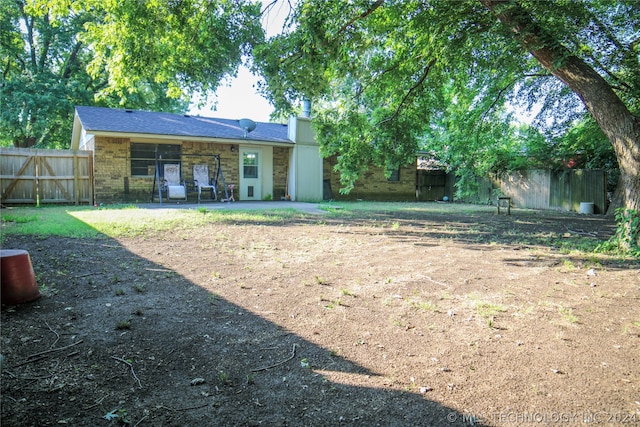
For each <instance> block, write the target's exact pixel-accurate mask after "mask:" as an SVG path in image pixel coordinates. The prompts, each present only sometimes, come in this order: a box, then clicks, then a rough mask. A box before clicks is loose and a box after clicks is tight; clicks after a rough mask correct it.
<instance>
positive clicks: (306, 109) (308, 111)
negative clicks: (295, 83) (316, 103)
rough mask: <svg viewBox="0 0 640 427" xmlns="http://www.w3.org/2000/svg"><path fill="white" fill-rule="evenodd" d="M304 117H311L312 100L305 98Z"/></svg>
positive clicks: (303, 104) (303, 105)
mask: <svg viewBox="0 0 640 427" xmlns="http://www.w3.org/2000/svg"><path fill="white" fill-rule="evenodd" d="M302 117H306V118H308V119H309V118H311V100H310V99H307V98H304V99H303V100H302Z"/></svg>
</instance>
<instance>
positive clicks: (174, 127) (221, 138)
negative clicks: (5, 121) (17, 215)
mask: <svg viewBox="0 0 640 427" xmlns="http://www.w3.org/2000/svg"><path fill="white" fill-rule="evenodd" d="M240 122H241V121H240V120H231V119H218V118H210V117H199V116H188V115H180V114H171V113H157V112H146V111H135V110H119V109H111V108H102V107H80V106H79V107H76V113H75V118H74V125H73V135H72V141H71V148H72V149H74V150H78V149H79V150H88V151H91V152H92V153H93V177H94V182H93V188H94V193H95V195H94V200H95V203H114V202H144V201H150V200H153V201H156V202H157V201H159V194H157V193H158V191H157V189H158V179H159V178H160V179H162V178H163V167H164V165H165V164H172V165H176V164H177V165H179V170H180V175H181V180H183V181H185V182H186V183H187V188H188V192H187V193H188V194H187V196H188V198H189V199H190V200H194V199H195V198H196V197H197V195H196V194H195V193H194V192H193V188H191V187H190V184H191V183H192V182H193V170H194V166H196V165H208V168H209V173H210V176H211V177H213V176H214V174H215V172H216V169H217V167H218V164H220V166H221V170H222V172H223V175H224V178H225V182H226V184H227V185H229V184H232V185H234V198H235V200H268V199H274V200H280V199H281V198H287V199H291V200H297V201H320V200H323V199H329V198H363V199H369V200H372V199H375V200H405V201H409V200H415V184H416V180H415V172H416V168H415V164H414V165H410V166H409V167H407V168H399V169H398V173H395V174H394V175H392V177H391V178H390V179H387V178H386V177H385V175H384V171H382V170H379V169H375V168H373V169H372V170H371V171H370V172H368V173H367V174H365V176H364V177H362V178H361V180H360V181H359V182H358V183H357V184H356V188H355V189H354V191H352V193H351V195H349V196H341V195H340V194H339V191H338V190H339V188H340V184H339V176H338V174H337V173H336V172H335V171H333V165H334V164H335V162H334V161H332V160H331V159H329V160H327V161H323V159H322V158H321V156H320V153H319V146H318V144H317V142H316V140H315V138H314V135H313V132H312V130H311V119H310V118H309V117H292V118H291V119H290V120H289V123H288V124H277V123H261V122H258V123H255V128H254V129H253V130H251V129H245V128H243V126H241V123H240ZM242 124H243V125H246V122H242ZM218 159H219V161H218ZM156 172H157V174H156ZM332 190H333V191H332ZM218 194H219V195H222V196H224V189H223V188H222V182H221V181H219V182H218Z"/></svg>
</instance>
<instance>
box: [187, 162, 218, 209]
mask: <svg viewBox="0 0 640 427" xmlns="http://www.w3.org/2000/svg"><path fill="white" fill-rule="evenodd" d="M193 185H194V187H195V188H196V189H197V191H198V203H200V198H201V197H202V190H208V191H211V200H216V198H217V194H216V185H215V182H214V181H213V180H212V179H211V178H209V166H207V165H193Z"/></svg>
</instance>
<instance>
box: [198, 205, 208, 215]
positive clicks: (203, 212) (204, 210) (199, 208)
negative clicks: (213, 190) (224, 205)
mask: <svg viewBox="0 0 640 427" xmlns="http://www.w3.org/2000/svg"><path fill="white" fill-rule="evenodd" d="M198 212H200V213H201V214H206V213H207V208H205V207H204V206H198Z"/></svg>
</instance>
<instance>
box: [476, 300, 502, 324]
mask: <svg viewBox="0 0 640 427" xmlns="http://www.w3.org/2000/svg"><path fill="white" fill-rule="evenodd" d="M505 311H507V310H506V309H505V308H504V307H503V306H501V305H500V304H491V303H489V302H479V303H477V304H476V313H477V314H478V316H482V317H484V318H486V319H487V318H491V319H492V322H493V317H494V316H497V315H498V314H500V313H503V312H505Z"/></svg>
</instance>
